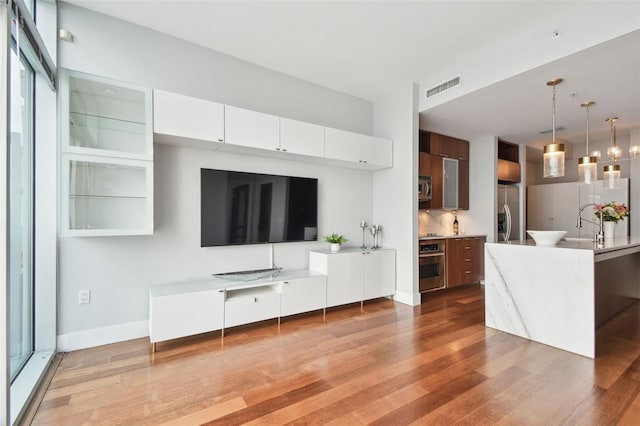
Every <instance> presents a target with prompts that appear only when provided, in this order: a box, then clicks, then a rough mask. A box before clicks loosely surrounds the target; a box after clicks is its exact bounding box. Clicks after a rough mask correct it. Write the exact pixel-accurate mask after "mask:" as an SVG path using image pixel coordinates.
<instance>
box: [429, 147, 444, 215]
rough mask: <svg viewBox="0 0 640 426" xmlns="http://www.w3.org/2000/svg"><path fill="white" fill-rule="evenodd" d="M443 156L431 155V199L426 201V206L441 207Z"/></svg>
mask: <svg viewBox="0 0 640 426" xmlns="http://www.w3.org/2000/svg"><path fill="white" fill-rule="evenodd" d="M443 160H444V158H442V157H440V156H437V155H432V156H431V200H430V201H428V203H429V204H428V208H431V209H441V208H442V200H443V194H442V189H443V179H444V171H443V168H442V165H443V163H442V162H443Z"/></svg>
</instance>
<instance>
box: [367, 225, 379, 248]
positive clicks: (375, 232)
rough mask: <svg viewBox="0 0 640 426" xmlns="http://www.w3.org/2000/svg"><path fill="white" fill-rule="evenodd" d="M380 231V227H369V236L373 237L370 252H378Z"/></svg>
mask: <svg viewBox="0 0 640 426" xmlns="http://www.w3.org/2000/svg"><path fill="white" fill-rule="evenodd" d="M381 230H382V226H381V225H371V229H370V230H369V231H370V232H371V236H372V237H373V246H372V247H371V250H378V249H379V248H380V246H379V245H378V241H379V235H380V231H381Z"/></svg>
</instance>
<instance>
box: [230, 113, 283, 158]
mask: <svg viewBox="0 0 640 426" xmlns="http://www.w3.org/2000/svg"><path fill="white" fill-rule="evenodd" d="M224 128H225V136H226V137H225V143H226V144H228V145H239V146H244V147H248V148H258V149H264V150H271V151H279V150H280V121H279V118H278V117H277V116H275V115H270V114H265V113H262V112H257V111H251V110H248V109H243V108H237V107H233V106H230V105H225V107H224Z"/></svg>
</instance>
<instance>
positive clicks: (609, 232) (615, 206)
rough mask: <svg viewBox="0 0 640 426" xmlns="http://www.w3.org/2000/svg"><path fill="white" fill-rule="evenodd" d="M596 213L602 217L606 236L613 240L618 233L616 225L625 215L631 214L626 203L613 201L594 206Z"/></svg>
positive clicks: (607, 238)
mask: <svg viewBox="0 0 640 426" xmlns="http://www.w3.org/2000/svg"><path fill="white" fill-rule="evenodd" d="M594 210H595V215H596V217H597V218H598V219H600V218H601V217H602V227H603V231H604V238H605V239H606V240H613V238H614V237H615V233H616V225H617V224H618V222H620V221H621V220H624V218H625V217H627V216H629V208H628V207H627V206H625V205H624V204H620V203H616V202H615V201H611V202H609V203H604V204H598V205H596V206H595V207H594Z"/></svg>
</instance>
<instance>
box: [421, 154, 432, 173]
mask: <svg viewBox="0 0 640 426" xmlns="http://www.w3.org/2000/svg"><path fill="white" fill-rule="evenodd" d="M419 154H420V156H419V158H418V175H420V176H431V157H432V155H431V154H429V153H427V152H420V153H419Z"/></svg>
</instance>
